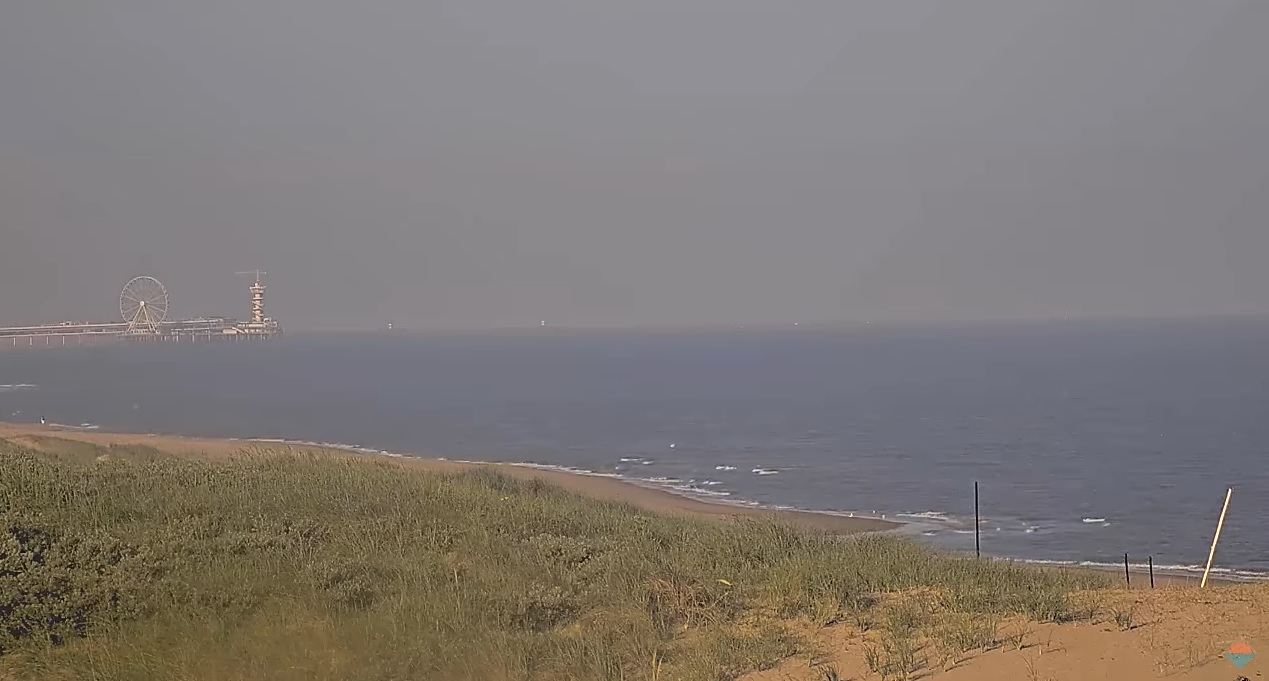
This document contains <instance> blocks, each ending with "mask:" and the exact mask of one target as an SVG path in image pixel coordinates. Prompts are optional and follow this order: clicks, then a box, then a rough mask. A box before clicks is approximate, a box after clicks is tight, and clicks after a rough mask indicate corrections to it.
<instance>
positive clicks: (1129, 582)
mask: <svg viewBox="0 0 1269 681" xmlns="http://www.w3.org/2000/svg"><path fill="white" fill-rule="evenodd" d="M1124 584H1127V585H1128V588H1129V589H1131V588H1132V574H1131V573H1129V572H1128V554H1126V553H1125V554H1124Z"/></svg>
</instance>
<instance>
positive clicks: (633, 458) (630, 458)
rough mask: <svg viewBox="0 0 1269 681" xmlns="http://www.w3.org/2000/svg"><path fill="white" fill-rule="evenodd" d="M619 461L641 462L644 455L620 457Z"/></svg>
mask: <svg viewBox="0 0 1269 681" xmlns="http://www.w3.org/2000/svg"><path fill="white" fill-rule="evenodd" d="M618 461H620V462H621V463H639V462H641V461H643V457H641V456H623V457H621V458H620V459H618Z"/></svg>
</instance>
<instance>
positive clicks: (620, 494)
mask: <svg viewBox="0 0 1269 681" xmlns="http://www.w3.org/2000/svg"><path fill="white" fill-rule="evenodd" d="M41 437H56V438H61V439H65V440H77V441H80V442H88V443H92V444H98V445H105V446H109V445H112V444H113V445H142V446H148V447H153V448H154V449H158V450H161V451H165V452H169V453H172V454H177V455H195V454H202V455H207V456H212V457H217V456H229V455H231V454H234V453H237V452H240V451H243V450H246V449H252V448H260V449H265V448H269V447H286V448H289V449H292V450H296V451H314V452H329V453H339V454H345V455H348V456H365V457H376V456H377V457H384V458H389V459H391V460H393V461H396V462H398V463H400V464H402V465H405V466H410V467H414V468H421V469H425V470H433V471H440V472H461V471H466V470H476V469H481V468H484V469H492V470H497V471H500V472H502V473H505V474H507V475H510V476H513V477H516V478H519V479H522V480H528V479H540V480H543V481H546V482H550V483H552V484H555V485H557V486H559V487H561V488H563V489H566V490H569V491H571V492H575V493H577V494H581V495H583V496H586V497H590V498H592V499H599V500H604V501H615V502H619V503H629V504H631V505H633V506H637V507H639V508H641V509H644V510H647V511H651V512H653V513H662V514H669V515H687V516H694V517H701V518H716V519H728V518H732V519H773V520H777V521H780V522H785V523H788V524H790V525H793V526H795V527H799V528H801V529H806V530H811V531H815V532H822V533H827V534H838V535H848V534H859V533H864V532H886V531H892V530H898V529H899V528H901V527H904V526H905V525H906V523H902V522H898V521H892V520H882V519H881V518H871V517H864V516H858V515H856V516H845V515H835V514H832V513H825V512H818V511H806V510H796V509H777V508H769V507H764V506H749V505H743V504H737V503H729V502H725V501H719V500H713V499H701V498H698V497H693V496H689V495H687V494H680V493H676V492H674V491H672V490H668V489H662V488H658V487H654V486H651V485H642V484H639V483H637V482H635V481H632V480H629V479H626V478H621V477H617V476H615V475H608V474H603V473H593V472H586V471H577V470H570V469H565V468H562V467H554V466H547V465H537V464H529V463H499V462H490V461H467V460H451V459H447V458H443V457H427V456H421V455H417V454H402V453H397V452H386V451H380V450H372V449H367V448H358V447H353V446H349V445H340V444H335V443H317V442H300V441H294V440H284V439H277V438H204V437H187V436H183V435H160V434H148V433H147V434H142V433H116V432H112V431H107V430H102V429H97V428H93V429H87V428H76V427H73V426H70V427H68V426H58V425H39V424H21V423H10V422H3V421H0V439H7V440H13V441H15V442H17V443H18V444H28V445H31V446H33V448H36V449H38V448H39V447H38V443H37V442H34V441H29V442H26V443H23V442H22V440H23V439H24V438H25V439H28V440H33V439H34V438H41Z"/></svg>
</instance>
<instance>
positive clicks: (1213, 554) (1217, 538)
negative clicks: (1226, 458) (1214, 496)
mask: <svg viewBox="0 0 1269 681" xmlns="http://www.w3.org/2000/svg"><path fill="white" fill-rule="evenodd" d="M1233 495H1234V488H1233V487H1230V488H1229V489H1227V490H1225V505H1224V506H1222V507H1221V519H1220V520H1218V521H1216V536H1215V537H1212V550H1211V551H1208V552H1207V567H1205V568H1203V581H1202V582H1201V583H1200V584H1199V588H1200V589H1202V588H1205V587H1206V586H1207V575H1208V573H1209V572H1211V571H1212V559H1213V558H1215V557H1216V542H1218V541H1220V540H1221V528H1222V527H1224V526H1225V512H1226V511H1228V510H1229V498H1230V497H1231V496H1233Z"/></svg>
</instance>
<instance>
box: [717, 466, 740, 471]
mask: <svg viewBox="0 0 1269 681" xmlns="http://www.w3.org/2000/svg"><path fill="white" fill-rule="evenodd" d="M714 470H716V471H734V470H736V467H735V466H714Z"/></svg>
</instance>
